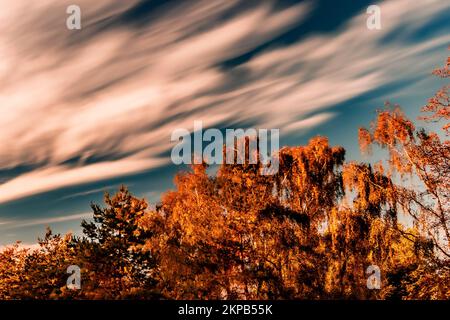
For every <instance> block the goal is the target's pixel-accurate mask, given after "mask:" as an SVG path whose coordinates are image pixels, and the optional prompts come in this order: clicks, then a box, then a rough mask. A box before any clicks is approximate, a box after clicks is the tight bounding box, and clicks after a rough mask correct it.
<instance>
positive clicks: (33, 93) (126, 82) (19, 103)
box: [0, 0, 450, 245]
mask: <svg viewBox="0 0 450 320" xmlns="http://www.w3.org/2000/svg"><path fill="white" fill-rule="evenodd" d="M71 4H77V5H78V6H79V7H80V8H81V13H82V15H81V18H82V29H81V30H67V28H66V24H65V20H66V18H67V16H68V15H67V14H66V8H67V6H69V5H71ZM371 4H377V5H379V6H380V8H381V30H368V28H367V26H366V20H367V18H368V14H367V13H366V9H367V7H368V6H369V5H371ZM449 21H450V3H449V2H447V1H437V0H436V1H433V0H425V1H412V0H390V1H379V2H376V1H364V0H358V1H350V0H348V1H347V0H345V1H343V0H342V1H328V0H327V1H325V0H316V1H233V0H230V1H195V2H193V1H192V2H191V1H189V2H180V1H138V0H134V1H118V0H117V1H114V0H98V1H96V2H95V4H94V3H93V2H92V1H88V0H80V1H74V0H71V1H56V0H42V1H39V2H36V3H30V1H25V0H20V1H14V2H12V1H10V0H0V58H1V59H0V115H1V117H0V137H2V145H0V245H5V244H8V243H12V242H14V241H16V240H22V241H24V242H25V243H34V242H35V241H36V238H37V237H38V236H40V235H42V234H43V232H44V229H45V227H46V226H47V225H48V226H51V227H52V229H53V230H54V231H56V232H61V233H65V232H67V231H73V232H79V230H80V228H79V224H80V221H81V219H82V218H87V217H89V216H90V207H89V204H90V202H91V201H93V202H101V201H102V197H103V192H104V191H106V190H109V191H111V192H113V191H114V190H115V189H117V188H118V186H120V184H125V185H127V186H129V188H130V190H131V191H132V192H133V193H134V194H136V195H138V196H140V197H146V198H147V199H149V200H150V201H152V202H155V201H157V200H158V198H159V195H160V194H161V192H164V191H165V190H167V189H169V188H171V187H172V179H173V176H174V174H175V173H176V172H177V171H178V170H180V169H183V168H181V167H177V166H175V165H173V164H171V162H170V157H169V155H170V150H171V148H172V146H173V144H172V142H171V141H170V136H171V133H172V131H173V130H175V129H177V128H186V129H188V130H192V127H193V123H194V121H195V120H201V121H203V123H204V124H205V126H207V127H215V128H220V129H224V128H247V127H256V128H279V129H280V133H281V144H282V145H301V144H305V143H307V141H308V140H309V139H310V138H311V137H313V136H315V135H318V134H320V135H325V136H327V137H329V139H330V143H331V144H334V145H342V146H344V147H345V148H346V150H347V156H346V158H347V159H348V160H365V161H367V160H369V159H365V158H363V157H361V155H360V153H359V148H358V143H357V130H358V127H360V126H367V125H368V124H369V122H370V120H372V119H373V118H374V115H375V110H376V109H377V108H380V107H382V106H383V104H384V102H385V101H387V100H389V101H391V102H393V103H398V104H400V105H401V106H402V107H403V108H404V110H405V112H406V113H407V114H408V115H409V116H410V117H412V118H415V117H417V115H418V111H419V109H420V107H421V106H422V105H424V104H425V102H426V100H427V98H428V97H430V96H432V95H433V93H434V91H435V90H437V89H438V87H439V86H440V85H441V84H442V83H441V82H440V81H439V79H435V78H434V77H432V76H431V70H432V69H434V68H436V67H438V66H440V65H442V64H443V62H444V61H445V59H446V57H447V55H448V51H447V47H448V45H449V44H450V33H449V31H450V22H449Z"/></svg>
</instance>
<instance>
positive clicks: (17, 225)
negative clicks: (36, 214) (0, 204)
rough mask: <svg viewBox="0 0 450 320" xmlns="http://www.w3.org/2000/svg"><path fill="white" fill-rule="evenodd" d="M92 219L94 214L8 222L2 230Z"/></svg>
mask: <svg viewBox="0 0 450 320" xmlns="http://www.w3.org/2000/svg"><path fill="white" fill-rule="evenodd" d="M90 217H92V212H90V213H79V214H73V215H65V216H58V217H48V218H39V219H27V220H17V221H7V222H5V223H4V226H2V227H1V229H2V230H11V229H17V228H23V227H32V226H40V225H42V226H45V225H50V224H55V223H60V222H66V221H76V220H82V219H88V218H90Z"/></svg>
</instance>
